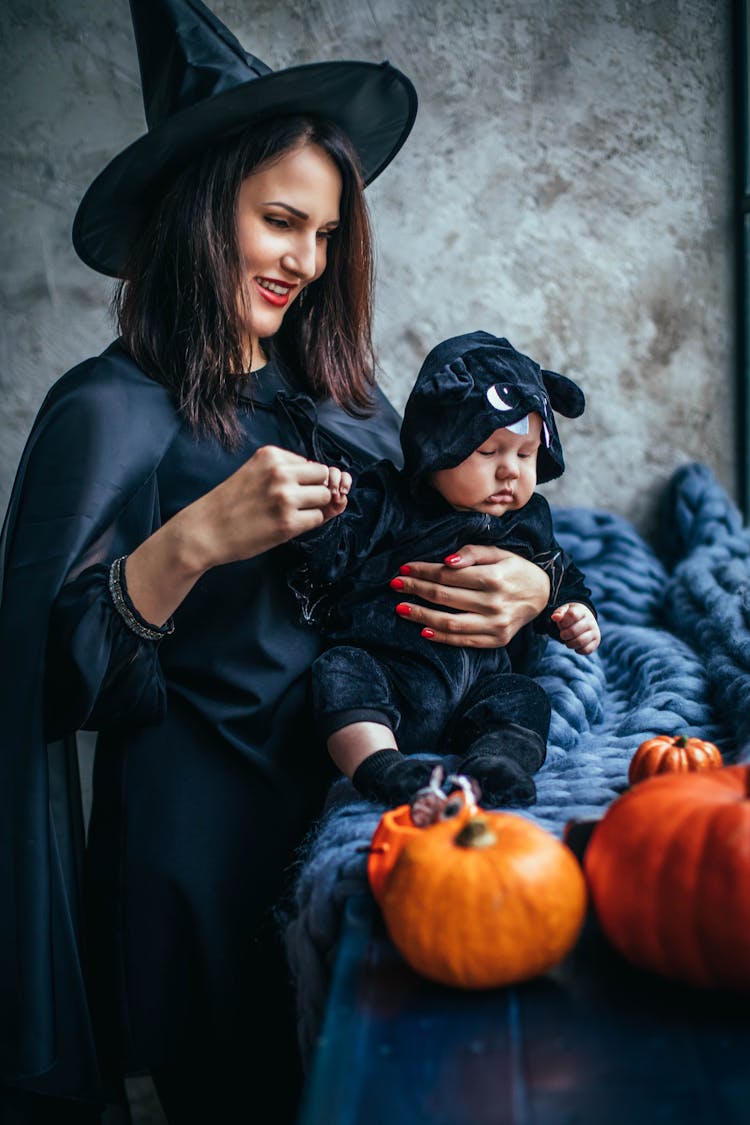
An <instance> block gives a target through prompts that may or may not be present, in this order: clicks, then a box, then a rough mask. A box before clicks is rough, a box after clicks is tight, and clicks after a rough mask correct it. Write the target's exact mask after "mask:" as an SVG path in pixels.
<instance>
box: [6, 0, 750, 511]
mask: <svg viewBox="0 0 750 1125" xmlns="http://www.w3.org/2000/svg"><path fill="white" fill-rule="evenodd" d="M213 6H214V9H215V11H216V12H217V14H218V15H219V16H220V17H221V18H222V19H223V20H224V21H225V22H226V23H227V24H228V25H229V26H230V27H231V28H232V29H233V30H234V31H235V32H236V34H237V35H238V37H239V38H240V40H241V41H242V42H243V43H244V44H245V46H246V47H247V48H248V49H249V50H251V51H253V52H254V53H256V54H257V55H259V56H260V57H261V58H262V59H264V61H266V62H267V63H268V64H269V65H271V66H272V67H274V68H276V67H280V66H284V65H290V64H293V63H299V62H306V61H311V60H316V59H322V58H336V57H338V58H342V57H344V58H345V57H353V58H355V57H356V58H364V59H370V60H374V61H380V60H381V59H383V58H389V59H390V60H391V62H393V63H394V64H396V65H399V66H401V67H402V68H403V69H404V70H405V71H406V72H407V73H408V74H409V75H410V76H411V77H412V78H413V80H414V82H415V85H416V86H417V89H418V91H419V94H420V99H421V106H420V112H419V115H418V117H417V123H416V126H415V130H414V132H413V134H412V136H411V138H410V140H409V141H408V143H407V145H406V147H405V148H404V149H403V150H402V153H401V154H400V156H399V157H398V159H397V160H396V162H395V163H394V165H392V167H391V168H390V169H388V171H387V172H386V174H385V175H384V176H383V177H382V179H381V180H379V181H377V182H376V183H375V184H374V185H373V186H372V187H371V188H370V189H368V195H369V200H370V205H371V210H372V215H373V219H374V223H375V228H376V234H377V243H378V304H377V321H376V329H377V343H378V350H379V354H380V359H381V363H382V371H383V380H384V383H385V386H386V388H387V389H388V391H389V393H390V394H391V396H392V398H393V400H394V401H395V402H396V404H397V405H398V406H401V405H403V402H404V400H405V397H406V394H407V392H408V389H409V386H410V384H411V381H412V380H413V378H414V375H415V374H416V371H417V369H418V367H419V364H420V363H421V360H422V358H423V356H424V354H425V352H426V351H427V350H428V349H429V348H430V347H431V346H432V345H433V344H434V343H436V342H437V341H438V340H439V339H441V338H443V337H445V336H447V335H452V334H454V333H457V332H463V331H468V330H471V329H474V328H484V329H487V330H489V331H493V332H496V333H498V334H504V335H507V336H508V337H509V338H510V340H511V341H512V342H513V343H514V344H515V345H516V346H517V347H518V348H520V349H521V350H523V351H527V352H528V353H529V354H531V355H533V356H534V357H535V358H536V359H538V360H539V361H540V362H541V363H542V364H543V365H544V366H547V367H553V368H555V369H557V370H560V371H563V372H566V373H567V374H569V375H571V376H572V377H574V378H576V379H577V380H578V381H579V382H580V383H581V384H582V386H583V387H584V389H585V390H586V392H587V395H588V399H589V407H588V410H587V413H586V415H585V416H584V418H583V419H581V420H579V421H576V422H567V421H563V423H562V425H561V430H562V436H563V441H564V442H565V445H566V452H567V461H568V472H567V473H566V476H565V477H564V478H563V480H562V481H560V482H557V483H555V484H553V485H549V486H546V492H547V495H548V496H549V498H550V500H551V501H552V502H553V503H564V504H569V503H573V504H582V505H586V506H595V507H607V508H612V509H614V510H616V511H619V512H621V513H622V514H624V515H626V516H628V517H629V518H632V519H633V520H634V521H635V522H636V524H637V525H638V526H639V527H641V528H642V529H646V530H647V529H648V527H649V526H650V522H651V518H652V511H653V505H654V499H655V497H656V496H657V495H658V493H659V492H660V491H661V489H662V487H663V485H664V483H665V482H666V480H667V479H668V478H669V476H670V474H671V473H672V471H673V470H674V468H675V467H676V466H677V465H678V464H680V463H681V462H683V461H685V460H700V461H704V462H705V463H707V464H709V465H710V466H711V467H712V468H713V469H714V470H715V472H716V473H717V475H718V476H719V478H720V480H721V481H722V482H723V483H724V484H725V486H726V487H727V488H728V489H729V490H730V492H732V493H733V492H734V467H733V432H732V419H733V393H732V364H733V343H732V341H733V326H732V292H731V242H730V235H731V231H730V148H729V139H730V138H729V111H730V104H729V15H728V9H729V6H728V5H726V4H723V3H719V2H716V0H714V2H709V0H703V2H701V0H654V2H652V0H536V2H535V3H533V4H532V3H530V2H529V0H504V2H503V3H497V2H494V0H369V2H365V0H309V2H306V3H304V4H302V3H299V2H298V0H273V2H271V0H254V2H250V0H214V5H213ZM0 67H1V68H2V74H3V85H4V87H5V90H4V95H3V97H4V112H3V114H2V116H1V117H0V130H2V140H1V142H0V146H1V147H0V151H1V153H2V167H1V168H0V191H1V192H2V197H1V199H0V214H1V215H2V220H1V222H2V228H1V234H0V238H1V239H2V241H1V242H0V261H2V270H1V273H2V280H1V281H0V315H1V318H2V330H3V335H2V346H1V351H0V392H1V397H2V401H1V403H0V410H1V411H2V414H1V416H0V504H1V506H2V508H3V509H4V507H5V502H6V499H7V493H8V490H9V487H10V482H11V480H12V474H13V472H14V470H15V465H16V462H17V460H18V457H19V455H20V451H21V448H22V444H23V441H24V439H25V436H26V434H27V432H28V429H29V426H30V424H31V421H32V418H33V415H34V413H35V411H36V409H37V407H38V405H39V403H40V402H41V400H42V397H43V395H44V393H45V391H46V389H47V387H48V386H49V385H50V384H51V383H52V382H53V381H54V380H55V379H56V378H57V376H58V375H59V374H60V373H61V372H62V371H64V370H65V369H66V368H67V367H68V366H70V365H72V364H73V363H75V362H77V361H78V360H79V359H81V358H83V357H85V356H87V355H89V354H92V353H94V352H96V351H99V350H100V349H101V348H102V347H103V346H105V345H106V344H107V342H108V341H109V339H110V338H111V335H112V328H111V324H110V322H109V320H108V315H107V303H108V299H109V296H110V292H111V283H110V282H108V281H107V280H106V279H104V278H101V277H99V276H98V275H96V274H95V273H93V272H91V271H90V270H88V269H87V268H86V267H85V266H83V265H82V264H81V263H80V262H79V261H78V259H77V258H76V256H75V254H74V252H73V249H72V247H71V244H70V233H69V232H70V224H71V221H72V218H73V214H74V211H75V208H76V205H77V203H78V200H79V198H80V196H81V195H82V193H83V191H84V190H85V188H86V187H87V185H88V183H89V182H90V180H91V179H92V178H93V176H94V175H95V174H96V173H97V172H98V171H99V170H100V168H101V167H102V166H103V165H104V164H105V163H106V162H107V161H108V159H109V158H110V157H111V156H112V155H113V154H115V153H116V152H117V151H119V150H120V148H121V147H123V146H124V145H125V144H127V143H128V142H129V141H131V140H132V139H134V138H135V137H136V136H138V135H139V134H140V133H141V132H142V131H143V130H144V123H143V113H142V103H141V99H140V88H139V84H138V78H137V73H138V72H137V60H136V54H135V48H134V45H133V41H132V33H131V29H130V17H129V11H128V5H127V3H126V0H4V3H3V5H2V7H0Z"/></svg>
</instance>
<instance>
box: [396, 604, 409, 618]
mask: <svg viewBox="0 0 750 1125" xmlns="http://www.w3.org/2000/svg"><path fill="white" fill-rule="evenodd" d="M396 613H400V614H401V616H402V617H408V616H409V614H410V613H411V606H410V605H406V604H405V603H404V602H399V603H398V605H397V606H396Z"/></svg>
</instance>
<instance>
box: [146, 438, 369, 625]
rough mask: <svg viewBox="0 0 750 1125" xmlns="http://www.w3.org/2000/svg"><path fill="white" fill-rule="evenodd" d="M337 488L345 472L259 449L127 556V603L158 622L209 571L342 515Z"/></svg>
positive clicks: (286, 452) (270, 447) (286, 453)
mask: <svg viewBox="0 0 750 1125" xmlns="http://www.w3.org/2000/svg"><path fill="white" fill-rule="evenodd" d="M329 473H331V474H332V476H333V477H334V478H335V481H334V480H332V482H331V483H332V485H334V484H335V492H334V489H333V488H329V487H328V486H327V481H328V479H329ZM347 478H348V480H347ZM342 482H343V487H344V489H345V490H348V486H349V484H350V483H351V478H349V475H348V473H344V474H341V473H340V471H339V470H334V469H329V467H328V466H327V465H320V464H318V463H317V462H315V461H308V460H306V459H305V458H304V457H300V456H299V454H297V453H290V452H289V450H286V449H279V448H278V447H277V446H274V445H264V446H261V448H260V449H258V450H256V452H255V453H254V454H253V455H252V457H250V458H249V459H248V460H247V461H246V462H245V463H244V465H241V466H240V468H239V469H237V470H236V471H235V472H234V473H232V475H231V476H230V477H227V479H226V480H225V481H222V483H221V484H218V485H216V487H215V488H212V489H211V491H210V492H207V493H206V494H205V495H204V496H201V497H199V498H198V499H197V500H195V501H193V503H192V504H188V505H187V507H185V508H183V509H182V511H180V512H178V513H177V514H176V515H174V516H173V517H172V518H171V519H170V520H168V521H167V522H166V523H165V524H163V525H162V527H160V528H159V529H158V530H157V531H155V532H154V534H153V535H151V536H150V537H149V538H148V539H147V540H146V541H145V542H144V543H142V544H141V545H140V547H138V548H137V549H136V550H135V551H133V552H132V554H130V555H129V556H128V558H127V561H126V563H125V580H126V583H127V587H128V593H129V595H130V598H131V599H132V601H133V602H134V604H135V606H136V608H137V609H138V611H139V613H140V614H141V615H142V616H143V617H144V618H145V619H146V620H147V621H150V622H153V623H154V624H155V625H161V624H163V622H165V621H166V620H167V619H168V618H169V617H170V616H171V614H172V613H173V612H174V610H175V609H176V608H177V606H178V605H180V603H181V602H182V601H183V600H184V598H185V597H186V596H187V594H188V593H189V592H190V590H191V589H192V587H193V586H194V585H195V583H196V582H197V581H198V579H199V578H200V577H201V575H202V574H204V573H205V572H206V571H207V570H210V569H211V568H212V567H214V566H221V565H223V564H224V563H231V562H238V561H239V560H241V559H250V558H253V557H254V556H255V555H260V554H262V553H263V552H264V551H268V550H270V549H271V548H272V547H277V546H279V544H281V543H286V542H287V541H288V540H289V539H293V538H294V537H295V536H297V535H301V534H302V533H303V532H305V531H310V530H311V529H312V528H314V527H319V526H320V524H322V523H323V522H324V521H325V520H326V519H329V518H330V517H331V515H335V514H337V510H343V509H341V507H340V505H341V491H342ZM337 496H338V498H339V499H338V503H337V502H336V497H337ZM345 506H346V505H345V504H344V507H345Z"/></svg>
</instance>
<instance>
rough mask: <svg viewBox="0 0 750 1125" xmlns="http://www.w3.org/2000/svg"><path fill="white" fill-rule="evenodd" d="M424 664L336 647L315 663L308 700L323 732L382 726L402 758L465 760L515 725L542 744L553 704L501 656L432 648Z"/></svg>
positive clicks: (413, 657) (410, 658)
mask: <svg viewBox="0 0 750 1125" xmlns="http://www.w3.org/2000/svg"><path fill="white" fill-rule="evenodd" d="M430 655H431V658H432V659H431V660H430V661H426V660H423V659H422V658H421V657H418V656H416V655H412V654H410V653H390V652H388V653H387V654H386V653H384V654H382V655H381V654H380V653H379V654H378V656H377V657H376V656H374V655H372V654H371V653H370V652H367V651H365V649H361V648H356V647H354V646H350V645H337V646H336V647H334V648H330V649H329V650H328V651H327V652H324V653H323V654H322V656H319V657H318V659H317V660H316V661H315V663H314V664H313V668H312V676H313V680H312V683H313V701H314V706H315V713H316V716H317V718H318V722H319V724H320V728H321V733H322V735H323V736H324V737H326V738H327V737H328V736H329V735H331V734H332V733H333V732H334V731H336V730H339V729H340V728H341V727H342V726H346V725H347V724H348V723H351V722H357V721H364V720H369V721H371V722H380V723H383V724H384V725H385V726H388V727H390V728H391V730H393V731H394V732H395V733H396V737H397V741H398V746H399V750H400V751H401V752H402V753H403V754H415V753H420V752H424V751H429V752H434V753H436V754H459V755H463V754H465V753H466V751H467V750H468V749H469V747H470V746H471V744H472V743H473V742H474V741H475V740H476V739H477V738H479V737H480V736H481V735H483V734H486V733H488V732H489V731H491V730H493V729H494V728H496V727H498V726H499V725H500V724H502V723H508V722H510V723H517V724H518V725H519V726H521V727H525V728H526V729H527V730H532V731H535V732H536V733H537V734H539V735H540V736H541V738H542V739H543V741H545V742H546V739H547V735H548V733H549V717H550V705H549V701H548V699H547V695H546V693H545V691H544V689H543V688H542V687H540V685H539V684H538V683H536V681H535V680H532V679H531V678H530V677H528V676H520V675H518V674H517V673H515V672H511V671H510V662H509V661H508V657H507V655H506V654H505V652H504V651H503V650H497V649H487V650H485V649H462V648H449V647H448V646H440V649H439V651H438V646H436V652H435V653H434V654H433V653H431V654H430Z"/></svg>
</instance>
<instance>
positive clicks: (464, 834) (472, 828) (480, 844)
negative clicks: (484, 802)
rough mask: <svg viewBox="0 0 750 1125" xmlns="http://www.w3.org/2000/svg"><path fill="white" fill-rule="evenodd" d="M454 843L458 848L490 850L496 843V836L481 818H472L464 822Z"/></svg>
mask: <svg viewBox="0 0 750 1125" xmlns="http://www.w3.org/2000/svg"><path fill="white" fill-rule="evenodd" d="M455 843H456V844H458V846H459V848H491V847H492V845H493V844H496V843H497V836H496V835H495V833H494V832H493V831H492V829H491V828H490V826H489V823H488V822H487V820H486V819H485V818H484V817H483V816H473V817H472V818H471V819H470V820H467V821H466V824H465V825H464V826H463V828H462V829H461V831H460V832H459V833H458V835H457V836H456V838H455Z"/></svg>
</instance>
